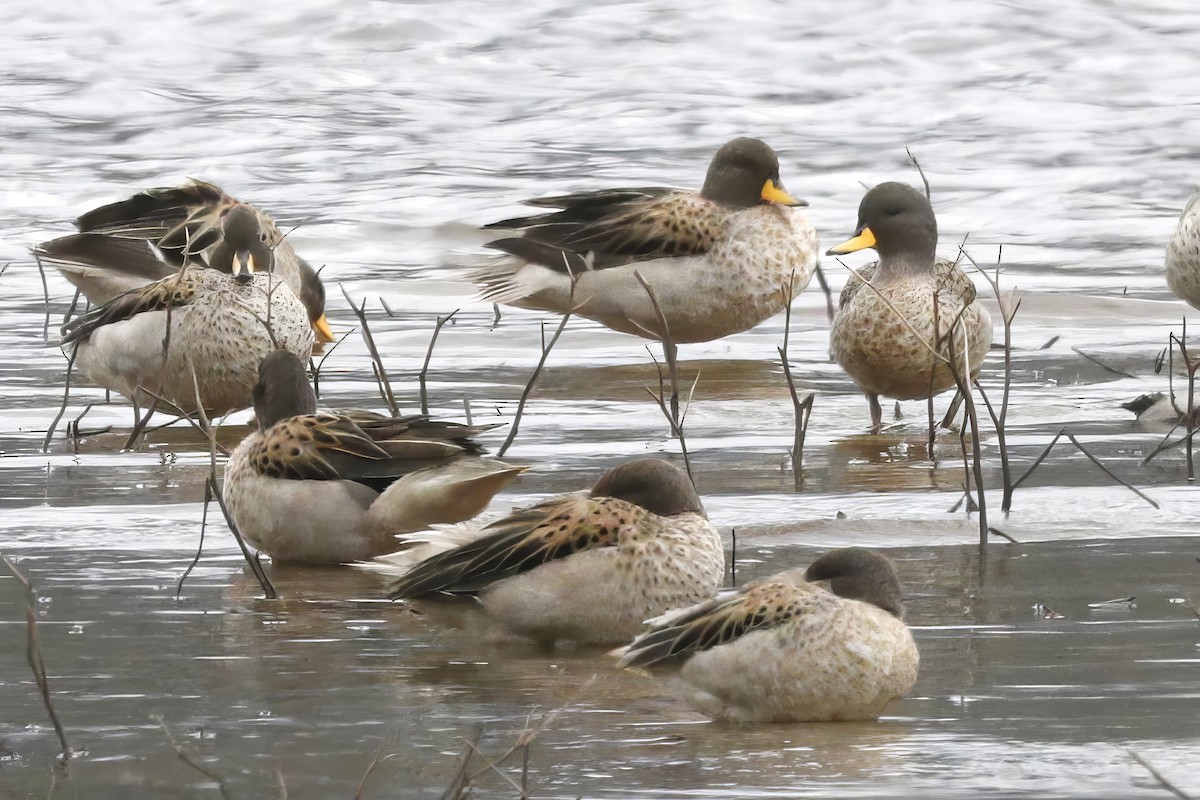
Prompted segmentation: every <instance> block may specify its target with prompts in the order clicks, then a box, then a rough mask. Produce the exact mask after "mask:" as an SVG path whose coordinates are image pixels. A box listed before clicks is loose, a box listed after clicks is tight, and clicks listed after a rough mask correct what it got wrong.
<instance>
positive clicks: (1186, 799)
mask: <svg viewBox="0 0 1200 800" xmlns="http://www.w3.org/2000/svg"><path fill="white" fill-rule="evenodd" d="M1127 752H1128V753H1129V757H1130V758H1132V759H1133V760H1134V761H1136V762H1137V763H1138V764H1140V765H1141V766H1142V769H1144V770H1146V771H1147V772H1149V773H1150V776H1151V777H1152V778H1154V780H1155V781H1157V782H1158V785H1159V786H1161V787H1162V788H1164V789H1166V790H1167V791H1168V792H1170V793H1171V794H1173V795H1175V796H1176V797H1178V798H1180V800H1192V796H1191V795H1189V794H1188V793H1187V792H1185V791H1183V790H1182V789H1180V788H1179V787H1178V786H1176V785H1175V784H1173V783H1171V782H1170V781H1169V780H1167V779H1166V778H1165V777H1163V774H1162V773H1161V772H1159V771H1158V770H1156V769H1155V768H1154V767H1152V766H1151V765H1150V762H1149V761H1147V760H1146V759H1144V758H1142V757H1141V756H1140V755H1138V754H1137V753H1136V752H1134V751H1133V750H1129V751H1127Z"/></svg>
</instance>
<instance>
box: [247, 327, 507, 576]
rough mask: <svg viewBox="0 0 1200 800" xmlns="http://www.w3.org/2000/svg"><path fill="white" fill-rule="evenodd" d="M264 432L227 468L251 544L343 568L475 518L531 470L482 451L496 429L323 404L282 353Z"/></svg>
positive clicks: (272, 364)
mask: <svg viewBox="0 0 1200 800" xmlns="http://www.w3.org/2000/svg"><path fill="white" fill-rule="evenodd" d="M254 412H255V415H256V417H257V420H258V430H257V431H255V432H254V433H251V434H250V435H249V436H247V437H246V438H245V439H244V440H243V441H242V442H241V444H239V445H238V447H237V449H236V450H235V451H234V452H233V455H232V456H230V458H229V463H228V464H227V465H226V467H225V483H224V491H225V499H226V503H227V505H228V507H229V512H230V515H231V516H232V517H233V520H234V522H235V523H236V524H237V526H238V530H239V531H240V532H241V534H242V536H243V537H244V538H245V539H246V541H247V542H249V543H250V544H252V545H253V546H254V547H256V548H257V549H259V550H261V551H262V552H264V553H267V554H269V555H270V556H271V557H272V558H274V559H276V560H278V561H288V562H299V563H307V564H342V563H347V562H351V561H358V560H362V559H368V558H372V557H373V556H377V555H381V554H383V553H387V552H390V551H392V550H395V549H396V548H397V547H398V546H399V543H398V542H397V540H396V534H400V533H405V532H409V531H416V530H422V529H425V528H428V527H429V526H430V525H436V524H441V523H451V522H460V521H462V520H465V519H469V518H471V517H474V516H475V515H477V514H478V513H479V512H480V511H482V510H483V509H484V508H485V507H486V506H487V504H488V503H489V502H490V501H491V499H492V496H493V495H495V494H496V492H498V491H500V490H501V489H503V488H504V487H505V486H507V485H508V484H510V483H511V482H512V481H513V480H515V479H516V477H517V476H518V475H520V474H521V472H523V471H524V470H525V467H521V466H514V465H512V464H505V463H503V462H500V461H489V460H485V459H483V458H480V457H479V453H481V452H482V451H481V449H480V447H479V445H478V444H476V443H475V441H474V440H473V439H472V438H471V437H473V436H474V435H476V434H478V433H479V432H481V431H484V430H488V427H490V426H486V427H482V428H480V427H471V426H467V425H458V424H456V423H451V422H436V421H432V420H430V419H428V418H426V417H422V416H408V417H382V416H378V415H371V414H367V413H364V412H347V413H326V412H318V411H317V398H316V395H315V394H314V393H313V390H312V387H311V386H310V385H309V383H308V375H307V373H306V372H305V369H304V364H302V363H301V361H300V359H298V358H297V357H296V356H295V354H294V353H291V352H288V351H286V350H276V351H275V352H273V353H270V354H269V355H267V357H266V358H264V359H263V360H262V364H261V365H260V366H259V368H258V382H257V383H256V384H255V386H254Z"/></svg>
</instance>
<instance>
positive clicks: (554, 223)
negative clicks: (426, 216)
mask: <svg viewBox="0 0 1200 800" xmlns="http://www.w3.org/2000/svg"><path fill="white" fill-rule="evenodd" d="M696 201H697V199H696V198H694V197H693V196H692V195H689V194H687V193H685V192H681V191H679V190H675V189H665V188H658V187H647V188H642V189H613V190H606V191H599V192H585V193H580V194H573V195H563V196H561V197H552V198H545V199H542V200H538V201H534V202H535V204H536V205H539V206H546V207H551V208H558V209H559V210H558V211H555V212H551V213H547V214H536V215H532V216H528V217H516V218H513V219H507V220H502V221H500V222H496V223H492V224H491V225H489V226H487V227H488V228H511V229H519V230H522V231H523V236H521V237H508V238H504V239H497V240H495V241H493V242H489V243H488V245H487V246H488V247H491V248H493V249H496V250H501V251H503V252H506V253H509V254H511V255H514V256H517V257H518V258H522V259H525V260H526V261H530V262H532V263H535V264H540V265H542V266H544V267H548V268H550V269H553V270H556V271H558V272H563V273H577V272H579V271H580V270H581V269H588V268H591V269H606V268H608V267H616V266H622V265H624V264H629V263H631V262H635V261H645V260H650V259H655V258H667V257H671V256H688V255H699V254H701V253H704V252H706V251H707V249H708V247H709V246H710V244H711V241H710V236H709V234H710V231H709V230H708V229H706V228H705V226H704V225H696V224H694V220H692V219H691V215H690V214H687V213H685V212H686V211H687V210H690V209H689V208H685V206H689V205H690V204H692V203H695V202H696ZM589 253H591V254H592V256H593V260H592V263H591V264H587V263H586V262H585V261H584V256H586V255H587V254H589Z"/></svg>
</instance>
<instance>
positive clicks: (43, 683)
mask: <svg viewBox="0 0 1200 800" xmlns="http://www.w3.org/2000/svg"><path fill="white" fill-rule="evenodd" d="M0 561H3V562H4V566H6V567H8V571H9V572H11V573H12V575H13V577H14V578H16V579H17V582H19V583H20V584H21V586H22V587H23V588H24V589H25V659H26V660H27V661H28V662H29V668H30V669H31V670H33V679H34V681H36V682H37V687H38V690H39V691H40V692H41V694H42V703H43V704H45V706H46V713H47V714H49V715H50V722H51V723H53V725H54V732H55V733H57V734H58V742H59V744H61V745H62V753H60V754H59V756H58V763H59V765H65V764H66V763H67V761H69V760H70V759H71V755H72V751H71V746H70V745H69V744H67V733H66V731H65V730H63V726H62V722H60V721H59V719H58V713H57V712H56V711H55V710H54V703H53V702H52V701H51V700H50V681H49V679H48V678H47V676H46V662H45V661H44V660H43V659H42V640H41V637H40V636H39V635H38V627H37V593H36V592H35V591H34V590H33V584H31V583H30V582H29V579H28V578H26V577H25V575H24V574H23V573H22V572H21V570H19V569H17V565H16V564H14V563H13V562H11V561H9V560H8V557H7V556H0Z"/></svg>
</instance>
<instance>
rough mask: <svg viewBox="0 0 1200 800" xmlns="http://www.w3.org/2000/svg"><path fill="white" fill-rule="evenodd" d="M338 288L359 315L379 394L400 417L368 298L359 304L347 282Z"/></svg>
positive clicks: (359, 322)
mask: <svg viewBox="0 0 1200 800" xmlns="http://www.w3.org/2000/svg"><path fill="white" fill-rule="evenodd" d="M338 288H339V289H341V290H342V296H343V297H345V298H346V302H347V303H349V304H350V309H351V310H352V311H353V312H354V316H356V317H358V324H359V325H360V326H361V328H360V330H361V331H362V337H363V341H364V342H366V345H367V352H369V353H370V354H371V366H372V369H373V371H374V374H375V380H376V381H378V382H379V394H380V395H381V396H382V397H383V402H384V405H386V406H387V407H388V411H389V412H391V415H392V416H393V417H398V416H400V407H399V406H398V405H397V404H396V397H395V395H393V394H392V383H391V381H390V380H389V379H388V375H387V370H385V369H384V367H383V358H382V356H380V355H379V348H377V347H376V346H375V337H374V336H372V335H371V326H370V325H369V324H368V323H367V313H366V309H367V298H365V297H364V298H363V301H362V304H361V305H357V304H355V302H354V301H353V300H351V299H350V295H349V294H348V293H347V292H346V286H345V284H342V283H338Z"/></svg>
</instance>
